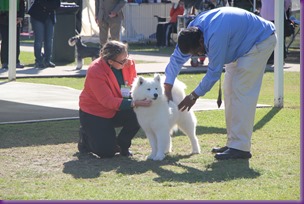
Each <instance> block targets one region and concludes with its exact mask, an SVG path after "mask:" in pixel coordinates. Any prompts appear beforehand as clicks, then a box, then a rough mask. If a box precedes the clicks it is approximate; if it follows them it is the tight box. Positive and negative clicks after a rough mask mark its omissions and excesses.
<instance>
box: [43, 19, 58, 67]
mask: <svg viewBox="0 0 304 204" xmlns="http://www.w3.org/2000/svg"><path fill="white" fill-rule="evenodd" d="M44 25H45V27H44V29H45V30H44V65H45V66H46V67H55V66H56V65H55V64H54V63H53V62H51V59H52V51H53V39H54V23H53V21H52V20H51V18H47V19H46V21H45V22H44Z"/></svg>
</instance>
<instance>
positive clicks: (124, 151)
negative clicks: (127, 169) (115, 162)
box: [120, 149, 133, 157]
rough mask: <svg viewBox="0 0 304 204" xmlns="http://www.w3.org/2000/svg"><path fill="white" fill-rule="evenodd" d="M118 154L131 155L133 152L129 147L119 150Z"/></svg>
mask: <svg viewBox="0 0 304 204" xmlns="http://www.w3.org/2000/svg"><path fill="white" fill-rule="evenodd" d="M120 155H121V156H124V157H132V156H133V153H132V152H131V151H130V150H129V149H122V150H120Z"/></svg>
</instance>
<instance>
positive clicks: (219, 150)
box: [211, 146, 228, 153]
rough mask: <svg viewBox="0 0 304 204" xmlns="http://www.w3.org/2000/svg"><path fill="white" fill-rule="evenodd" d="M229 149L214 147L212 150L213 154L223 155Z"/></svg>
mask: <svg viewBox="0 0 304 204" xmlns="http://www.w3.org/2000/svg"><path fill="white" fill-rule="evenodd" d="M227 149H228V147H227V146H225V147H219V148H218V147H214V148H212V150H211V152H212V153H222V152H225V151H226V150H227Z"/></svg>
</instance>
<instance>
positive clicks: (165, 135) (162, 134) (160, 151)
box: [153, 129, 171, 160]
mask: <svg viewBox="0 0 304 204" xmlns="http://www.w3.org/2000/svg"><path fill="white" fill-rule="evenodd" d="M156 140H157V154H156V156H155V157H154V159H153V160H163V159H164V158H165V156H166V153H167V152H168V150H169V148H168V147H170V142H171V140H170V135H169V129H168V131H164V129H162V130H159V131H158V132H157V133H156Z"/></svg>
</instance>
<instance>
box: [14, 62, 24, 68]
mask: <svg viewBox="0 0 304 204" xmlns="http://www.w3.org/2000/svg"><path fill="white" fill-rule="evenodd" d="M16 68H18V69H23V68H24V65H23V64H20V63H17V64H16Z"/></svg>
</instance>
